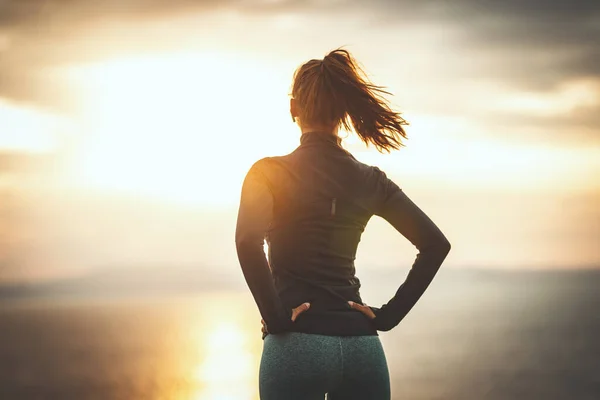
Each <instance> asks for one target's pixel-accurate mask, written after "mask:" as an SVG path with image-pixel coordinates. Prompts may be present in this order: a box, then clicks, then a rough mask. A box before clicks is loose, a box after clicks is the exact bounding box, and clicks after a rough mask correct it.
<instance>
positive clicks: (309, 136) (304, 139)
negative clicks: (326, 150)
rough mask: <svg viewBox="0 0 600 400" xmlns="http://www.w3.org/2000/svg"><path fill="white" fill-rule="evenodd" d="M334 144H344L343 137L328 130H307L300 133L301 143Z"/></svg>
mask: <svg viewBox="0 0 600 400" xmlns="http://www.w3.org/2000/svg"><path fill="white" fill-rule="evenodd" d="M309 143H314V144H333V145H336V146H341V145H342V138H341V137H339V136H337V135H332V134H331V133H326V132H317V131H314V132H306V133H303V134H302V135H300V144H301V145H305V144H309Z"/></svg>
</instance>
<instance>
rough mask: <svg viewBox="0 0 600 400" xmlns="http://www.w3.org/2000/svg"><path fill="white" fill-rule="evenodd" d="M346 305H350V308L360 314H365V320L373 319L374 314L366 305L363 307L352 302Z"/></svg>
mask: <svg viewBox="0 0 600 400" xmlns="http://www.w3.org/2000/svg"><path fill="white" fill-rule="evenodd" d="M348 304H349V305H350V308H353V309H355V310H358V311H360V312H361V313H363V314H365V315H366V316H367V318H369V319H375V313H374V312H373V310H371V308H370V307H369V306H367V305H366V304H365V305H363V304H358V303H355V302H353V301H349V302H348Z"/></svg>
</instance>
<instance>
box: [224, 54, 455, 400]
mask: <svg viewBox="0 0 600 400" xmlns="http://www.w3.org/2000/svg"><path fill="white" fill-rule="evenodd" d="M383 94H388V93H387V92H385V91H384V90H383V89H382V88H381V87H379V86H375V85H373V84H372V83H370V82H369V81H368V80H367V79H366V77H365V76H364V74H363V73H362V71H361V70H360V69H359V67H358V66H357V63H356V62H355V60H354V59H353V58H352V56H351V55H350V53H349V52H348V51H346V50H341V49H338V50H334V51H332V52H331V53H329V54H327V56H325V58H323V59H322V60H310V61H308V62H307V63H305V64H303V65H302V66H300V68H299V69H298V70H297V71H296V73H295V76H294V82H293V89H292V99H291V100H290V112H291V115H292V119H293V120H294V121H295V122H296V123H297V124H298V126H299V127H300V130H301V132H302V135H301V136H300V145H299V146H298V147H297V148H296V149H295V150H294V151H293V152H292V153H290V154H288V155H284V156H279V157H267V158H263V159H261V160H259V161H257V162H256V163H255V164H254V165H253V166H252V167H251V169H250V171H249V172H248V174H247V176H246V178H245V180H244V184H243V187H242V195H241V202H240V208H239V214H238V220H237V227H236V238H235V239H236V247H237V252H238V257H239V261H240V264H241V267H242V271H243V273H244V277H245V279H246V282H247V284H248V286H249V288H250V290H251V292H252V295H253V296H254V299H255V301H256V304H257V305H258V309H259V311H260V314H261V316H262V318H263V320H262V323H263V339H264V342H263V353H262V358H261V363H260V372H259V391H260V397H261V399H264V400H271V399H278V400H280V399H287V400H293V399H302V400H312V399H321V400H322V399H323V398H324V396H325V394H327V395H328V397H327V398H328V399H332V400H348V399H350V400H352V399H365V400H366V399H368V400H384V399H390V396H391V395H390V381H389V373H388V367H387V362H386V358H385V355H384V352H383V348H382V345H381V342H380V340H379V336H378V331H389V330H390V329H392V328H393V327H395V326H396V325H398V323H399V322H400V321H401V320H402V319H403V318H404V317H405V316H406V314H407V313H408V312H409V311H410V310H411V308H412V307H413V306H414V305H415V303H416V302H417V300H418V299H419V298H420V297H421V295H422V294H423V292H424V291H425V289H426V288H427V286H428V285H429V284H430V282H431V281H432V279H433V277H434V276H435V274H436V272H437V271H438V269H439V267H440V265H441V264H442V262H443V261H444V259H445V258H446V255H447V254H448V252H449V251H450V244H449V242H448V240H447V239H446V237H445V236H444V235H443V234H442V232H441V231H440V230H439V229H438V228H437V226H436V225H435V224H434V223H433V222H432V221H431V220H430V219H429V218H428V217H427V215H425V214H424V213H423V211H421V210H420V209H419V208H418V207H417V206H416V205H415V204H414V203H413V202H412V201H411V200H410V199H409V198H408V197H407V196H406V195H405V194H404V192H403V190H402V189H400V188H399V187H398V186H397V185H396V184H395V183H394V182H393V181H391V180H390V179H389V178H387V176H386V175H385V173H384V172H383V171H381V170H380V169H378V168H377V167H372V166H369V165H365V164H363V163H361V162H359V161H357V160H356V159H355V158H354V157H353V156H352V155H351V154H350V153H349V152H347V151H346V150H345V149H343V148H342V147H341V139H340V137H339V136H338V129H339V128H340V127H344V128H346V129H347V130H350V129H353V130H354V132H356V134H357V135H358V136H359V137H360V138H361V139H362V141H364V142H365V143H366V144H367V145H369V144H372V145H374V146H375V147H376V148H377V149H378V150H379V151H382V152H383V151H390V150H393V149H399V148H400V147H401V146H402V145H403V144H402V142H401V139H403V138H406V134H405V132H404V129H403V125H406V122H405V121H404V119H402V117H401V116H400V114H399V113H397V112H394V111H392V110H391V109H390V107H389V105H388V104H387V103H386V101H385V99H384V98H383V97H382V95H383ZM373 215H377V216H380V217H382V218H384V219H385V220H387V221H388V222H389V223H390V224H392V226H394V228H396V229H397V230H398V232H400V233H401V234H402V235H404V236H405V237H406V238H407V239H408V240H409V241H410V242H411V243H412V244H413V245H415V246H416V247H417V249H418V250H419V254H418V256H417V257H416V260H415V262H414V264H413V266H412V269H411V270H410V272H409V274H408V276H407V278H406V280H405V282H404V283H403V284H402V285H401V286H400V287H399V289H398V291H397V292H396V294H395V295H394V296H393V297H392V298H391V300H390V301H389V302H388V303H387V304H385V305H383V306H382V307H380V308H376V307H369V306H367V305H365V304H364V303H363V302H362V300H361V297H360V294H359V288H360V281H359V279H358V278H357V277H356V275H355V268H354V259H355V256H356V249H357V246H358V243H359V241H360V237H361V234H362V232H363V230H364V228H365V226H366V225H367V222H368V221H369V219H370V218H371V217H372V216H373ZM265 238H266V240H267V243H268V245H269V254H268V260H267V258H266V256H265V253H264V250H263V245H264V240H265Z"/></svg>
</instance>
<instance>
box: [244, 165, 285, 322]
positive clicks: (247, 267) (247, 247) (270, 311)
mask: <svg viewBox="0 0 600 400" xmlns="http://www.w3.org/2000/svg"><path fill="white" fill-rule="evenodd" d="M260 164H261V161H258V162H257V163H255V164H254V165H253V166H252V168H251V169H250V171H249V172H248V174H247V175H246V178H245V180H244V184H243V186H242V195H241V200H240V208H239V212H238V218H237V226H236V232H235V244H236V248H237V254H238V259H239V261H240V265H241V267H242V271H243V273H244V278H245V279H246V283H247V284H248V287H249V288H250V291H251V292H252V296H253V297H254V300H255V301H256V304H257V306H258V309H259V311H260V315H261V316H262V318H263V320H264V321H265V323H266V324H267V327H268V329H269V333H280V332H285V331H286V330H287V327H288V324H290V323H291V310H290V311H289V312H288V311H287V310H285V309H284V307H283V305H282V303H281V299H280V298H279V296H278V295H277V292H276V290H275V286H274V284H273V278H272V275H271V269H270V267H269V263H268V261H267V258H266V256H265V252H264V247H263V246H264V239H265V233H266V231H267V229H268V228H269V225H270V223H271V218H272V216H273V195H272V193H271V191H270V189H269V187H268V186H267V182H266V178H265V176H264V175H263V174H262V172H261V170H260Z"/></svg>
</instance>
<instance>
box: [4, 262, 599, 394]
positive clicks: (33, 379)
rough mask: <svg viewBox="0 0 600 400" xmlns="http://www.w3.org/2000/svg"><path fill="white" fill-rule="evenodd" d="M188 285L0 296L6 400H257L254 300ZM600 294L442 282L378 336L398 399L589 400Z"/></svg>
mask: <svg viewBox="0 0 600 400" xmlns="http://www.w3.org/2000/svg"><path fill="white" fill-rule="evenodd" d="M405 272H406V271H394V272H390V273H388V275H386V274H379V275H377V274H375V275H369V276H366V277H364V278H363V283H364V290H363V297H364V298H365V300H366V301H367V302H368V303H371V304H374V305H376V304H377V303H380V302H381V301H385V298H386V297H387V296H390V295H391V294H392V293H393V291H394V290H395V287H394V285H397V284H399V282H400V281H399V280H400V279H401V278H402V277H403V273H405ZM166 275H168V274H166ZM191 276H192V275H191V274H190V275H187V276H185V275H184V276H180V279H179V280H177V279H175V278H173V277H172V279H170V280H167V281H166V283H165V284H164V285H155V286H154V288H153V289H152V290H146V291H143V292H142V293H138V292H136V291H135V283H132V284H130V285H129V287H128V288H127V290H126V288H125V286H127V285H126V284H124V283H121V284H119V285H117V286H114V287H111V285H112V284H114V282H116V281H115V280H112V281H111V279H108V278H106V279H105V280H104V281H101V280H98V281H97V282H98V284H99V286H103V285H104V286H105V287H104V289H103V290H101V289H100V288H99V287H97V290H96V292H95V294H93V295H90V294H88V295H82V293H81V292H77V291H75V290H69V289H68V287H69V285H67V284H66V283H63V284H62V285H57V286H54V287H53V288H52V289H50V287H49V286H48V287H45V288H44V290H40V291H39V292H37V295H35V296H33V297H31V296H32V295H33V293H34V292H35V291H34V289H33V288H30V289H29V290H30V292H29V295H28V296H24V295H23V293H21V295H19V296H17V295H16V293H14V292H13V294H12V298H11V299H8V298H6V297H5V298H4V299H3V301H2V303H1V304H0V360H1V361H0V398H2V399H23V400H30V399H65V400H70V399H105V400H116V399H174V400H183V399H190V400H192V399H194V400H196V399H207V400H208V399H210V400H213V399H214V400H217V399H231V400H233V399H236V400H238V399H239V400H241V399H258V393H257V375H256V374H257V370H258V363H259V359H260V351H261V345H262V341H261V337H260V323H259V320H260V317H259V315H258V313H257V311H256V307H255V305H254V303H253V300H252V298H251V296H250V294H249V291H247V290H244V288H239V285H238V283H239V282H238V283H236V282H233V283H231V282H230V284H229V285H225V284H223V285H221V286H219V285H214V284H213V286H212V288H208V287H203V286H202V282H201V279H199V278H198V279H196V281H194V280H193V279H192V280H190V278H191ZM145 279H147V278H144V277H142V276H140V280H141V281H142V282H143V281H144V280H145ZM153 279H154V278H152V277H151V278H150V279H149V280H150V281H152V280H153ZM101 282H102V283H101ZM111 282H112V283H111ZM71 283H72V285H71V288H74V287H76V285H74V282H71ZM77 284H81V285H83V281H78V282H77ZM599 286H600V271H597V270H587V271H586V270H581V271H496V270H462V271H461V270H446V271H441V272H440V274H439V276H438V278H437V279H436V281H435V282H434V284H432V286H431V290H430V291H429V292H428V293H427V294H426V295H425V297H424V298H423V299H422V302H421V303H419V304H418V305H417V306H416V308H415V309H414V310H413V312H412V313H411V314H410V315H409V316H408V317H407V318H406V319H405V320H404V321H403V322H402V323H401V325H400V326H399V327H398V328H396V329H395V330H393V331H391V332H388V333H382V334H381V337H382V340H383V342H384V347H385V349H386V352H387V358H388V364H389V367H390V372H391V376H392V390H393V396H394V397H393V398H394V399H415V400H421V399H423V400H425V399H428V400H430V399H451V400H452V399H483V398H485V399H538V398H539V399H549V400H552V399H581V400H586V399H590V400H593V399H597V398H598V396H600V375H599V374H598V359H600V342H599V341H598V337H600V313H599V312H598V309H599V307H600V292H599V291H598V287H599ZM82 287H83V286H82ZM87 288H88V289H89V287H87ZM113 289H114V290H113ZM3 293H4V296H6V289H4V290H3ZM107 293H108V294H110V295H107ZM111 293H112V294H111Z"/></svg>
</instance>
